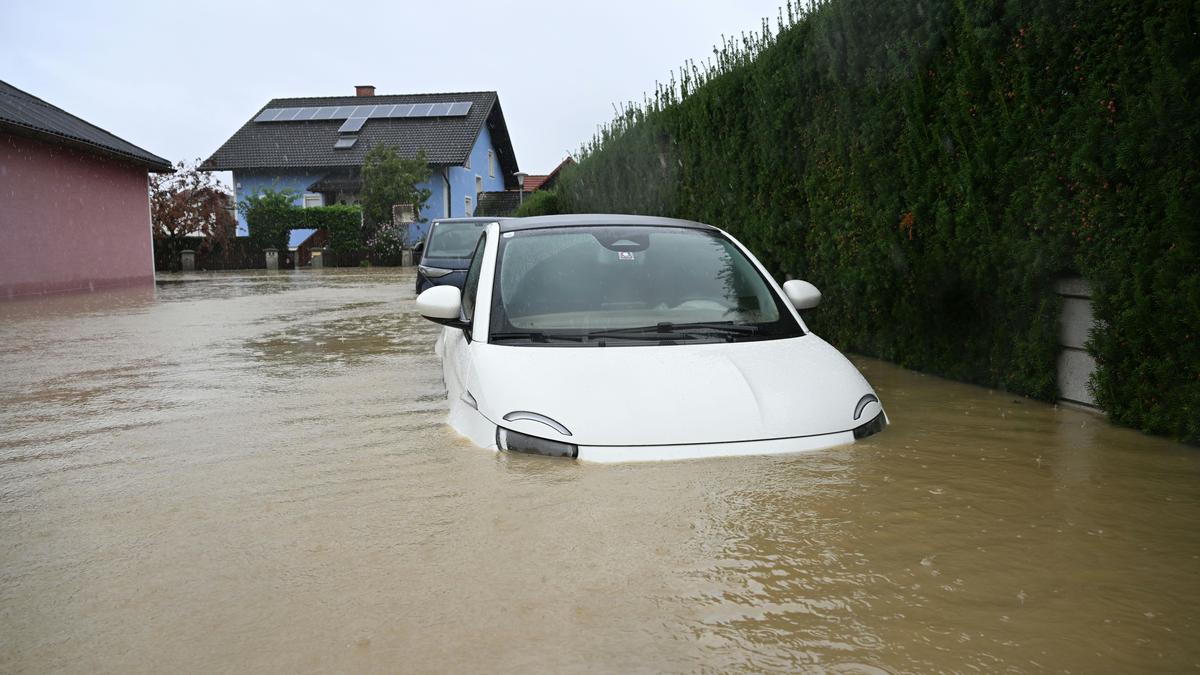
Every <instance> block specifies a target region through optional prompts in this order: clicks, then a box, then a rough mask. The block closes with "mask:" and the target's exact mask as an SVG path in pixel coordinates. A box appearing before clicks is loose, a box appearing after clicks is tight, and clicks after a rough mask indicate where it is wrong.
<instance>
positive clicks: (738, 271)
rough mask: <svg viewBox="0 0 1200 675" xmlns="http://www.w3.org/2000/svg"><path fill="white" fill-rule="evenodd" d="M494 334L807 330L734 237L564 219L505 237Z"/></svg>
mask: <svg viewBox="0 0 1200 675" xmlns="http://www.w3.org/2000/svg"><path fill="white" fill-rule="evenodd" d="M499 244H500V245H499V249H498V251H497V254H496V256H497V258H496V277H495V284H494V289H493V295H492V312H491V322H490V337H489V341H491V342H497V343H511V344H543V345H545V344H552V345H555V346H559V345H561V346H571V345H597V346H607V345H613V344H618V343H620V344H636V343H641V344H663V343H673V344H683V343H690V342H697V341H701V342H703V341H734V340H759V339H770V338H779V337H793V336H797V335H803V331H802V330H801V328H800V326H799V325H798V323H797V322H796V320H795V319H794V318H793V317H792V315H791V314H790V313H789V312H788V311H787V310H786V309H785V308H784V306H783V304H782V301H781V300H780V299H779V296H778V294H776V293H775V292H774V291H773V290H772V289H771V287H770V286H769V285H768V284H767V282H766V280H765V279H764V278H763V276H762V274H760V273H759V271H758V269H757V268H756V267H755V266H754V264H753V263H752V262H751V261H750V260H749V258H747V257H746V256H745V255H744V254H743V253H742V252H741V250H740V249H739V248H738V247H737V246H736V245H735V244H734V243H733V242H732V241H730V240H729V239H728V238H726V237H725V236H723V235H722V234H721V233H719V232H717V231H714V230H701V229H693V228H680V227H641V226H599V227H559V228H546V229H534V230H524V231H521V230H518V231H513V232H506V233H504V234H503V235H501V237H500V241H499Z"/></svg>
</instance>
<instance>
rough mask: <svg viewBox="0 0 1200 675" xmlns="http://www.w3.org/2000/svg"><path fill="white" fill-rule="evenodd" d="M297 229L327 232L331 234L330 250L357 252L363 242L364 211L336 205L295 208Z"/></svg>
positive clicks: (354, 207)
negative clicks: (304, 228) (303, 228)
mask: <svg viewBox="0 0 1200 675" xmlns="http://www.w3.org/2000/svg"><path fill="white" fill-rule="evenodd" d="M295 208H296V211H298V212H299V213H297V222H299V223H301V224H300V225H298V226H297V227H306V228H313V229H318V230H325V231H326V232H328V233H329V249H330V250H331V251H334V252H336V253H349V252H351V251H356V250H358V249H359V247H360V246H361V241H362V209H361V208H359V207H358V206H347V205H345V204H336V205H332V206H317V207H309V208H307V209H302V208H300V207H295Z"/></svg>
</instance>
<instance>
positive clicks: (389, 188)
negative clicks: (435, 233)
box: [358, 145, 432, 245]
mask: <svg viewBox="0 0 1200 675" xmlns="http://www.w3.org/2000/svg"><path fill="white" fill-rule="evenodd" d="M431 175H432V174H431V171H430V169H429V163H428V161H427V160H426V159H425V152H424V151H420V152H418V153H417V156H416V157H415V158H413V159H406V158H404V157H401V156H400V151H399V150H398V149H397V148H395V147H392V146H389V145H377V146H375V147H373V148H371V149H370V150H368V151H367V154H366V156H365V157H364V158H363V168H362V179H363V188H362V192H361V193H360V194H359V197H358V201H359V203H360V204H361V205H362V210H363V236H364V241H375V242H384V243H383V244H381V245H386V242H387V241H390V235H389V234H388V232H387V231H390V230H391V229H392V228H390V227H389V226H391V225H392V224H393V221H392V207H393V206H394V205H397V204H412V205H413V210H414V215H415V218H416V220H417V221H419V222H424V221H423V219H422V218H421V215H420V214H421V209H423V208H424V207H425V202H426V201H428V200H429V195H430V194H431V192H430V190H429V189H428V188H419V187H417V186H418V185H420V184H421V183H424V182H426V181H428V180H429V177H430V176H431ZM380 228H384V229H385V230H387V231H385V232H382V233H381V232H380ZM405 232H407V230H405ZM401 239H402V241H403V236H402V237H401ZM403 243H404V244H405V245H407V244H409V243H411V242H407V241H403Z"/></svg>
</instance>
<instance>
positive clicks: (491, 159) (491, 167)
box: [488, 150, 496, 178]
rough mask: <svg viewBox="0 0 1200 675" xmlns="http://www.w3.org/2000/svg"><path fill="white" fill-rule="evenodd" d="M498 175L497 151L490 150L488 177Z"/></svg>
mask: <svg viewBox="0 0 1200 675" xmlns="http://www.w3.org/2000/svg"><path fill="white" fill-rule="evenodd" d="M495 177H496V153H494V152H492V151H491V150H488V178H495Z"/></svg>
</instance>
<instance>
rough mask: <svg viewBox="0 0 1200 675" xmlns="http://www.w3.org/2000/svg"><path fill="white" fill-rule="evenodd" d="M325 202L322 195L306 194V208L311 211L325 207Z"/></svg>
mask: <svg viewBox="0 0 1200 675" xmlns="http://www.w3.org/2000/svg"><path fill="white" fill-rule="evenodd" d="M324 205H325V200H323V199H321V195H319V194H317V193H315V192H306V193H304V208H306V209H311V208H312V207H314V206H324Z"/></svg>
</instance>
